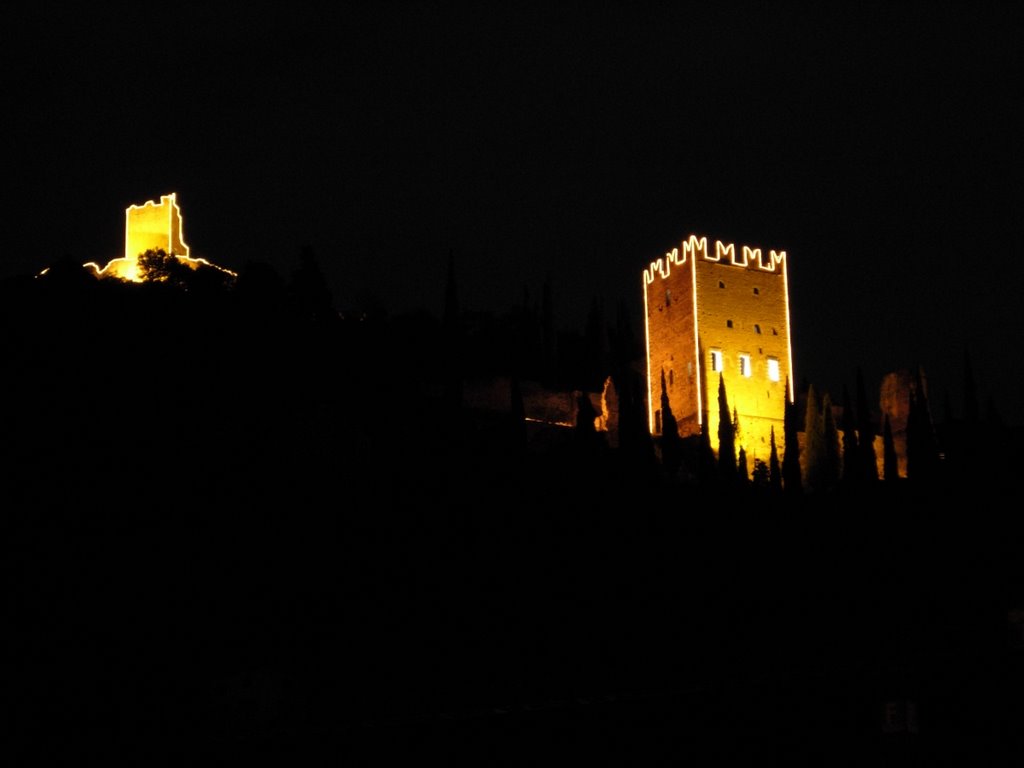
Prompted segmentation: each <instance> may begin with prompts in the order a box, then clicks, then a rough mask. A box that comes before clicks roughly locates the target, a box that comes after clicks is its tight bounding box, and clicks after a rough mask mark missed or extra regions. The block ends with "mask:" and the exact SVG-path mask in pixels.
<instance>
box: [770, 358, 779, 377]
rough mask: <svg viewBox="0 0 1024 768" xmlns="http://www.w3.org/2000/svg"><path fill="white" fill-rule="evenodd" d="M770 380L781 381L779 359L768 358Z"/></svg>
mask: <svg viewBox="0 0 1024 768" xmlns="http://www.w3.org/2000/svg"><path fill="white" fill-rule="evenodd" d="M768 379H769V380H770V381H778V380H779V358H777V357H769V358H768Z"/></svg>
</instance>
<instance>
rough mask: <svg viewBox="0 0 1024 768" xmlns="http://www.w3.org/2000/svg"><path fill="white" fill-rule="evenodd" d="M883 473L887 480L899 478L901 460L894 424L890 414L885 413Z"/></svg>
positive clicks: (891, 480) (883, 426)
mask: <svg viewBox="0 0 1024 768" xmlns="http://www.w3.org/2000/svg"><path fill="white" fill-rule="evenodd" d="M882 473H883V475H884V478H885V480H886V481H887V482H895V481H896V480H898V479H899V476H900V474H899V461H898V460H897V458H896V443H895V442H894V441H893V439H892V425H891V424H890V423H889V414H888V413H887V414H885V417H884V418H883V424H882Z"/></svg>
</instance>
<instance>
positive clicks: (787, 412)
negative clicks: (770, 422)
mask: <svg viewBox="0 0 1024 768" xmlns="http://www.w3.org/2000/svg"><path fill="white" fill-rule="evenodd" d="M786 391H787V392H788V391H789V381H788V380H787V381H786ZM782 431H783V437H784V439H785V441H786V445H785V453H784V454H783V456H782V487H783V490H785V491H786V492H787V493H791V494H794V495H802V494H803V492H804V487H803V477H802V471H801V463H802V457H801V455H800V423H799V415H798V413H797V404H796V401H795V400H794V401H792V402H791V401H790V400H789V398H787V399H786V405H785V409H784V410H783V430H782Z"/></svg>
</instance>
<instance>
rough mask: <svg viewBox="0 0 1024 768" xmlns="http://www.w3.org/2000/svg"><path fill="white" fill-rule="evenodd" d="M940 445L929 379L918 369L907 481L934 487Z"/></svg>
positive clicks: (910, 415) (909, 431)
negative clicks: (930, 402)
mask: <svg viewBox="0 0 1024 768" xmlns="http://www.w3.org/2000/svg"><path fill="white" fill-rule="evenodd" d="M939 469H940V468H939V445H938V439H937V437H936V434H935V426H934V424H933V423H932V416H931V408H930V406H929V404H928V392H927V387H926V384H925V377H924V374H923V372H922V370H921V367H920V366H918V367H917V370H916V372H915V375H914V384H913V386H912V387H911V389H910V411H909V413H908V415H907V479H908V480H911V481H913V482H915V483H917V484H924V485H931V484H932V483H934V482H935V481H936V480H938V477H939Z"/></svg>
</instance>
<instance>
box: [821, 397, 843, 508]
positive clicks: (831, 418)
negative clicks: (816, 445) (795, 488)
mask: <svg viewBox="0 0 1024 768" xmlns="http://www.w3.org/2000/svg"><path fill="white" fill-rule="evenodd" d="M821 419H822V444H823V446H824V449H825V452H824V467H823V471H822V477H823V480H824V487H825V488H826V489H828V488H834V487H835V486H836V484H837V483H838V482H839V480H840V477H841V476H842V456H841V455H840V449H839V430H838V429H836V418H835V414H833V413H832V398H831V396H830V395H829V393H828V392H826V393H825V395H824V397H823V398H822V402H821Z"/></svg>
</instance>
